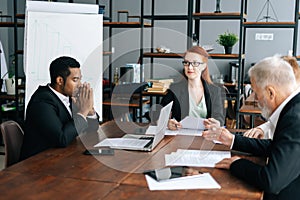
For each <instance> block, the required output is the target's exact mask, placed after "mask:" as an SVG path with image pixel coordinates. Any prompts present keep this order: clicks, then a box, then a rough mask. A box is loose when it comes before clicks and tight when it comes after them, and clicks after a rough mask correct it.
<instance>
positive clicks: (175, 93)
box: [161, 79, 225, 125]
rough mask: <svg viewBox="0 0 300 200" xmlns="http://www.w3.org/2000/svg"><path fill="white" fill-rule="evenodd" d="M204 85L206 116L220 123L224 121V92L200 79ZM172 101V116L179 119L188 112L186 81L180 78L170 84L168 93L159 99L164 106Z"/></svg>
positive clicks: (222, 123)
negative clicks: (178, 80)
mask: <svg viewBox="0 0 300 200" xmlns="http://www.w3.org/2000/svg"><path fill="white" fill-rule="evenodd" d="M202 83H203V86H204V96H205V103H206V106H207V118H210V117H213V118H215V119H217V120H219V122H220V124H221V125H224V123H225V108H224V101H225V92H222V91H223V90H222V89H221V88H220V87H219V86H217V85H214V84H208V83H207V82H206V81H204V80H202ZM171 101H173V107H172V116H171V117H172V118H175V119H176V120H177V121H180V120H181V119H183V118H184V117H186V116H188V114H189V94H188V82H187V80H186V79H182V80H181V81H180V82H178V83H174V84H172V85H171V86H170V89H169V90H168V93H167V95H166V96H164V98H163V99H162V101H161V105H162V106H165V105H167V104H168V103H169V102H171Z"/></svg>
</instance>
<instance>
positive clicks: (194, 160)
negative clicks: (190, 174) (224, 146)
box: [165, 149, 231, 167]
mask: <svg viewBox="0 0 300 200" xmlns="http://www.w3.org/2000/svg"><path fill="white" fill-rule="evenodd" d="M230 157H231V154H230V151H213V150H185V149H178V150H177V151H176V152H172V153H171V154H166V155H165V162H166V166H193V167H214V166H215V164H216V163H217V162H219V161H221V160H223V159H224V158H230Z"/></svg>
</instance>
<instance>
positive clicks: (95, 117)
mask: <svg viewBox="0 0 300 200" xmlns="http://www.w3.org/2000/svg"><path fill="white" fill-rule="evenodd" d="M86 117H87V118H90V119H97V117H98V116H97V114H96V112H95V113H94V114H93V115H88V116H86Z"/></svg>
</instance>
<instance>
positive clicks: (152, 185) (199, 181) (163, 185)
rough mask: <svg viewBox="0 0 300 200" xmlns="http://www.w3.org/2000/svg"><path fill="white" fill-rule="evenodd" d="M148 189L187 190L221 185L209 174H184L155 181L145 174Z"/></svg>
mask: <svg viewBox="0 0 300 200" xmlns="http://www.w3.org/2000/svg"><path fill="white" fill-rule="evenodd" d="M145 177H146V180H147V183H148V187H149V190H188V189H220V188H221V186H220V185H219V184H218V183H217V182H216V181H215V179H214V178H213V177H212V176H211V175H210V174H209V173H204V174H199V175H193V176H185V177H180V178H174V179H169V180H161V181H156V180H154V179H153V178H151V177H150V176H148V175H145Z"/></svg>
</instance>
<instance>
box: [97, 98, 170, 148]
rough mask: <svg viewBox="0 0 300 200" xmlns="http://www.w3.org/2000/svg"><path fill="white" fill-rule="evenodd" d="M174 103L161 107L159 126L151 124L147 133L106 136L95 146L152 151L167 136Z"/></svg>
mask: <svg viewBox="0 0 300 200" xmlns="http://www.w3.org/2000/svg"><path fill="white" fill-rule="evenodd" d="M172 105H173V101H172V102H170V103H169V104H168V105H166V106H165V107H163V108H162V109H161V111H160V114H159V118H158V121H157V126H149V128H148V129H147V131H146V135H138V134H126V135H124V136H123V137H122V138H106V139H104V140H102V141H101V142H99V143H98V144H96V145H95V146H94V147H110V148H113V149H127V150H137V151H152V150H153V149H154V148H155V147H156V146H157V145H158V144H159V142H160V141H161V140H162V139H163V138H164V136H165V132H166V129H167V126H168V121H169V118H170V113H171V109H172Z"/></svg>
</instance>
